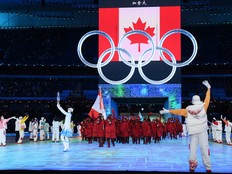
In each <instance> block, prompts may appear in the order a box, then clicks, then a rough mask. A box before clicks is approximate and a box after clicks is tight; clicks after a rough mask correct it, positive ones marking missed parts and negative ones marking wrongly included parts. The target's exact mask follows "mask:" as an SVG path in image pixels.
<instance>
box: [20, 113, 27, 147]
mask: <svg viewBox="0 0 232 174" xmlns="http://www.w3.org/2000/svg"><path fill="white" fill-rule="evenodd" d="M28 118H29V115H26V116H24V117H22V116H20V117H19V140H18V141H17V143H18V144H22V143H23V139H24V135H25V134H24V130H25V129H26V128H27V126H26V123H25V121H26V120H27V119H28Z"/></svg>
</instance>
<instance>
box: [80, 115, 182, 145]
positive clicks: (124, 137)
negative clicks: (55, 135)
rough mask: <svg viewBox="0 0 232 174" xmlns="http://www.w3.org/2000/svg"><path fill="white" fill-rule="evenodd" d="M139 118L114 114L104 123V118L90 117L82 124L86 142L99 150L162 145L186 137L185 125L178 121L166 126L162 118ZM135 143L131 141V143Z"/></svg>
mask: <svg viewBox="0 0 232 174" xmlns="http://www.w3.org/2000/svg"><path fill="white" fill-rule="evenodd" d="M150 116H151V114H150V113H149V114H148V116H147V117H144V118H141V117H139V116H120V117H118V118H116V117H115V116H114V114H110V115H108V116H107V118H106V119H104V117H103V115H102V114H99V117H98V118H96V119H93V118H91V117H88V118H86V119H84V120H83V121H82V122H81V136H82V141H87V142H88V143H89V144H92V143H94V142H95V143H98V144H99V147H103V146H104V144H107V146H108V147H110V146H111V145H113V146H115V143H121V144H128V143H133V144H151V143H159V142H160V141H161V140H162V139H165V138H166V137H167V136H168V137H169V138H170V139H177V138H178V137H181V136H182V133H183V125H182V123H180V121H179V119H178V118H169V119H168V120H167V122H166V123H163V122H162V121H161V116H160V117H157V118H155V119H151V118H150ZM130 140H131V141H130Z"/></svg>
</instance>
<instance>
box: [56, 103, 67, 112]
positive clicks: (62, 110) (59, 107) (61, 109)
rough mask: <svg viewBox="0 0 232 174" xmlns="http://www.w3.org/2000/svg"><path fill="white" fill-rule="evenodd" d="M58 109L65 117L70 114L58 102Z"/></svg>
mask: <svg viewBox="0 0 232 174" xmlns="http://www.w3.org/2000/svg"><path fill="white" fill-rule="evenodd" d="M57 108H58V109H59V110H60V112H62V113H63V114H64V115H67V114H68V112H66V111H65V110H64V109H63V108H62V107H61V106H60V103H59V102H57Z"/></svg>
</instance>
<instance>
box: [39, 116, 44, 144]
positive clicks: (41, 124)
mask: <svg viewBox="0 0 232 174" xmlns="http://www.w3.org/2000/svg"><path fill="white" fill-rule="evenodd" d="M44 126H45V121H44V117H41V119H40V120H39V139H40V141H43V140H44V139H45V131H44Z"/></svg>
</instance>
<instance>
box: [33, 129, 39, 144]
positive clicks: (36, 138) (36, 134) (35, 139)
mask: <svg viewBox="0 0 232 174" xmlns="http://www.w3.org/2000/svg"><path fill="white" fill-rule="evenodd" d="M33 139H34V141H35V142H36V141H37V140H38V130H37V129H34V130H33Z"/></svg>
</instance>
